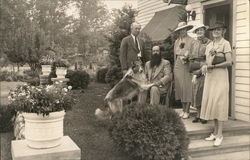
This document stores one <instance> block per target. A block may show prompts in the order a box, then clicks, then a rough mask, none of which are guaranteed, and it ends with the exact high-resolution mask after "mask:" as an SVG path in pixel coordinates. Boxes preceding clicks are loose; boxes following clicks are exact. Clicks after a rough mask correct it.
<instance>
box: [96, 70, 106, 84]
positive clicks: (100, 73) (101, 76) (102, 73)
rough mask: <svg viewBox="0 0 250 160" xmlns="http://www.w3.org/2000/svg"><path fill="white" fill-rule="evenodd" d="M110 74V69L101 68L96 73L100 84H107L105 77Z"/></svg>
mask: <svg viewBox="0 0 250 160" xmlns="http://www.w3.org/2000/svg"><path fill="white" fill-rule="evenodd" d="M107 72H108V68H101V69H99V70H98V71H97V73H96V80H97V82H99V83H106V81H105V76H106V73H107Z"/></svg>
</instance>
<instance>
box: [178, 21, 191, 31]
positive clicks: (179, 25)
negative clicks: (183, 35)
mask: <svg viewBox="0 0 250 160" xmlns="http://www.w3.org/2000/svg"><path fill="white" fill-rule="evenodd" d="M193 27H194V26H193V25H191V24H187V23H186V22H180V23H179V24H178V26H177V28H176V29H175V30H174V31H175V32H176V31H179V30H181V29H184V28H187V30H190V29H192V28H193Z"/></svg>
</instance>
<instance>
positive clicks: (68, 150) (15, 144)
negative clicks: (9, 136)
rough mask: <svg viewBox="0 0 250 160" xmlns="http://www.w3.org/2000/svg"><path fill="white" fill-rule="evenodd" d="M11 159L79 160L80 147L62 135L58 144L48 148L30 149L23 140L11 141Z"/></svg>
mask: <svg viewBox="0 0 250 160" xmlns="http://www.w3.org/2000/svg"><path fill="white" fill-rule="evenodd" d="M11 154H12V159H13V160H65V159H70V160H80V159H81V149H80V148H79V147H78V146H77V145H76V144H75V143H74V142H73V141H72V139H71V138H70V137H69V136H63V138H62V144H61V145H60V146H57V147H54V148H49V149H32V148H30V147H28V146H27V144H26V141H25V140H13V141H12V142H11Z"/></svg>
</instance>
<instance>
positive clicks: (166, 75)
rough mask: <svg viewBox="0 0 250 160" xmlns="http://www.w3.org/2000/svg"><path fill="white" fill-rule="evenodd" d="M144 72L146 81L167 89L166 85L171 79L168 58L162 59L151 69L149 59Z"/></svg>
mask: <svg viewBox="0 0 250 160" xmlns="http://www.w3.org/2000/svg"><path fill="white" fill-rule="evenodd" d="M145 74H146V76H147V79H148V81H150V82H151V83H156V85H157V86H158V87H160V88H162V89H163V90H164V89H167V85H168V84H169V83H168V82H170V81H171V80H172V73H171V66H170V62H169V61H168V60H165V59H162V61H161V64H160V65H159V66H158V67H157V68H156V69H155V71H153V68H151V67H150V61H148V62H147V63H146V64H145Z"/></svg>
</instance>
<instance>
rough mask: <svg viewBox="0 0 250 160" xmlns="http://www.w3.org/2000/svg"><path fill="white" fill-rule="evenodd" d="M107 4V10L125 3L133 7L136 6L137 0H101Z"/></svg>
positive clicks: (119, 7) (120, 6) (118, 7)
mask: <svg viewBox="0 0 250 160" xmlns="http://www.w3.org/2000/svg"><path fill="white" fill-rule="evenodd" d="M102 1H103V3H104V4H106V5H107V8H108V9H109V10H112V9H114V8H116V9H121V8H122V7H123V6H124V5H125V4H129V5H132V6H133V8H137V0H102Z"/></svg>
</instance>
